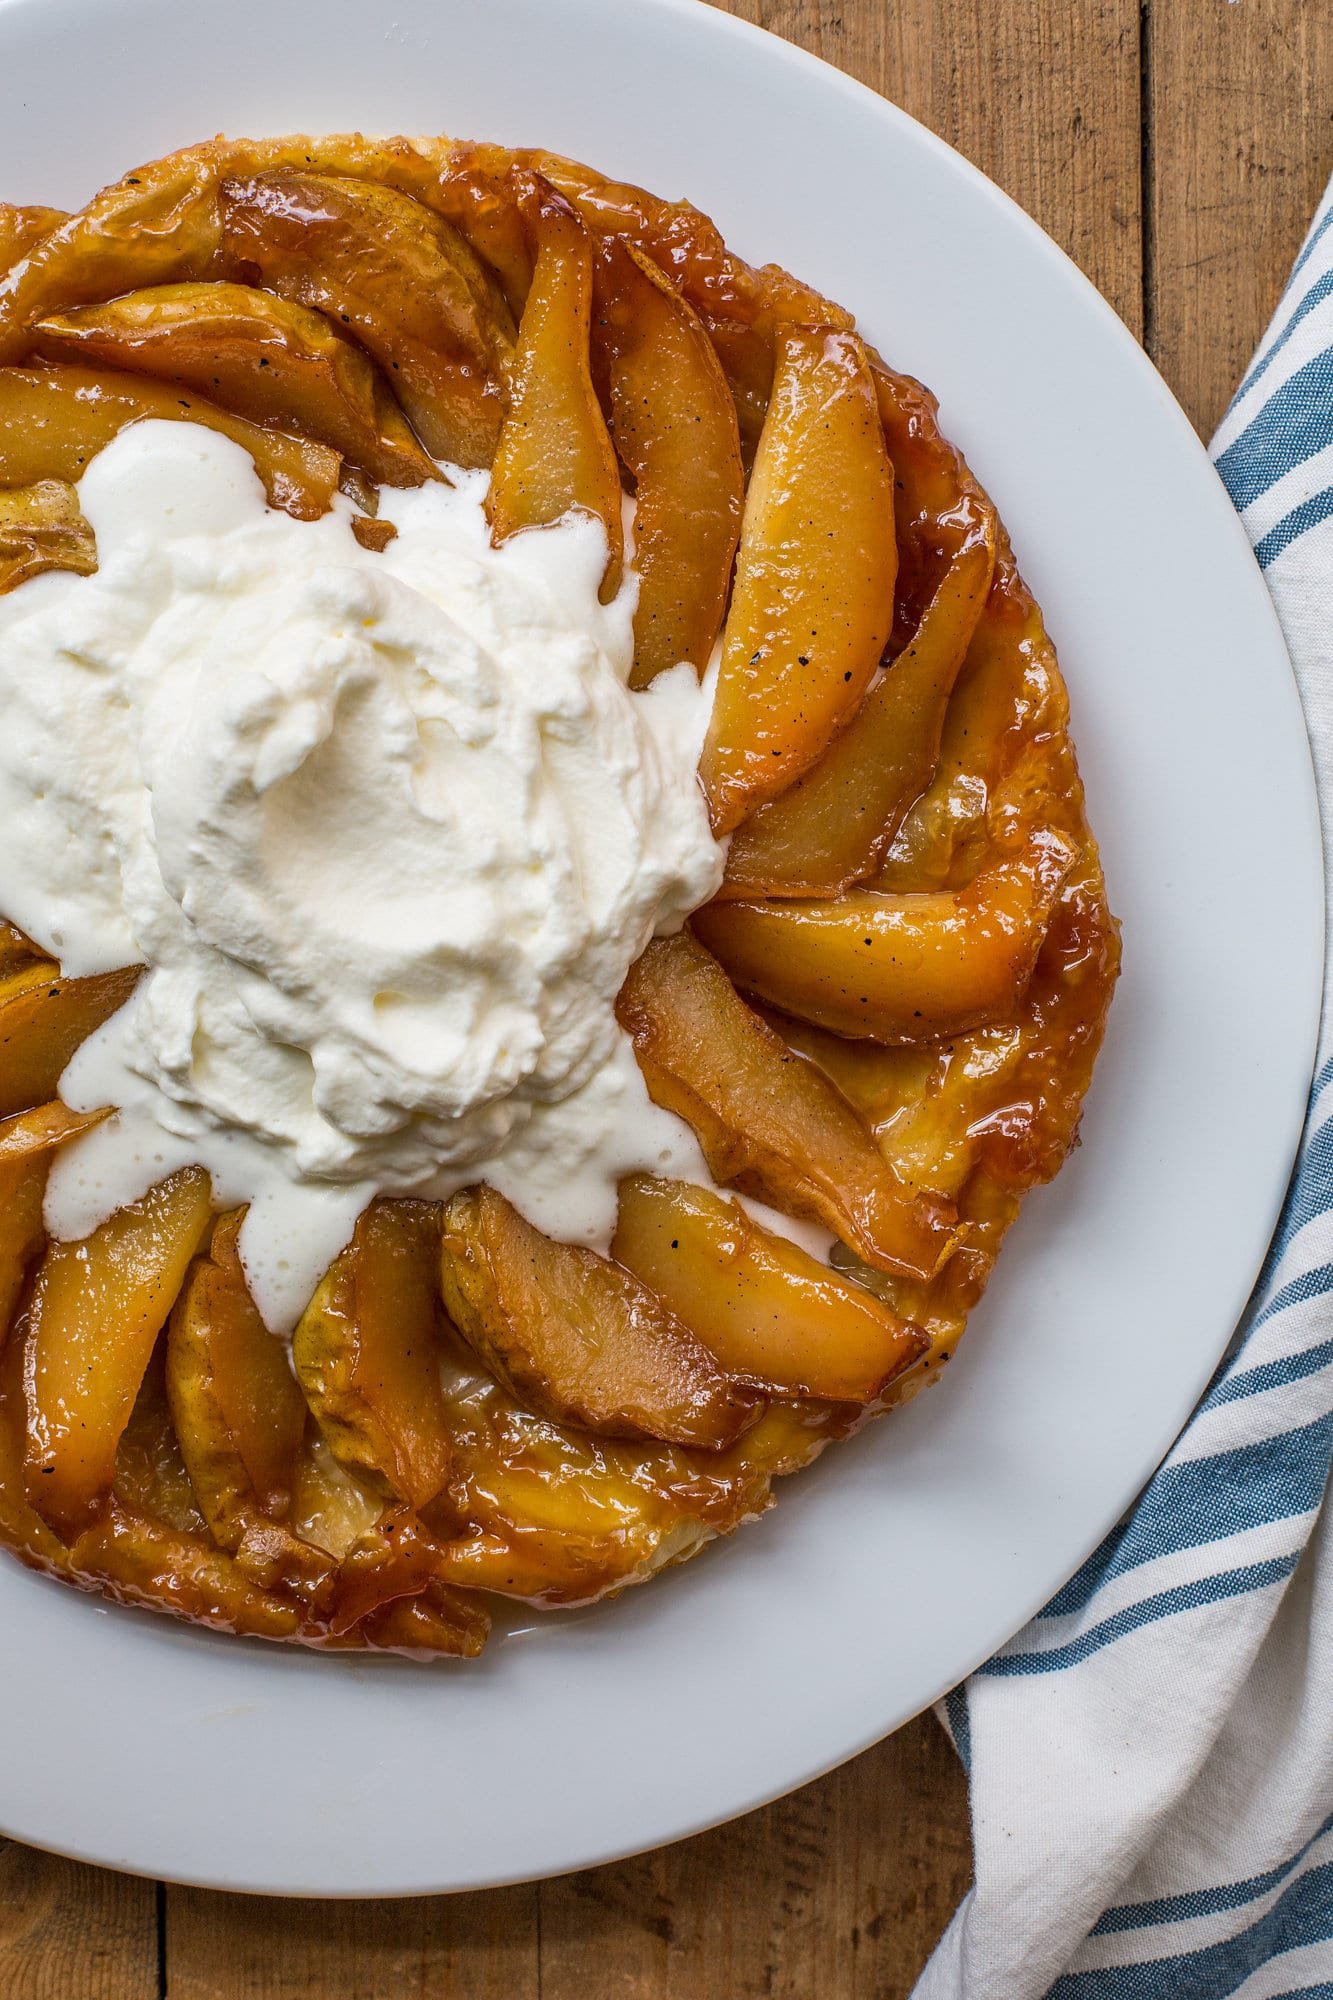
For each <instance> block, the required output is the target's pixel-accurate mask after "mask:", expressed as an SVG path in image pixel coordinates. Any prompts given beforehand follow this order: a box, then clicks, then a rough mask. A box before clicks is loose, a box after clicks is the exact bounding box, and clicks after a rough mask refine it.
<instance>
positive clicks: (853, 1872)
mask: <svg viewBox="0 0 1333 2000" xmlns="http://www.w3.org/2000/svg"><path fill="white" fill-rule="evenodd" d="M970 1871H971V1855H970V1849H969V1845H968V1837H967V1794H966V1786H965V1784H964V1781H963V1775H962V1770H961V1767H960V1765H959V1763H958V1759H957V1758H956V1756H955V1755H954V1752H953V1749H952V1747H951V1745H950V1744H949V1742H948V1739H947V1738H946V1737H945V1735H944V1732H943V1731H942V1730H941V1729H940V1727H939V1725H938V1724H937V1723H936V1722H935V1721H934V1720H933V1718H931V1717H929V1716H927V1717H922V1718H920V1719H919V1720H918V1721H916V1722H914V1723H912V1724H910V1725H909V1726H908V1728H906V1729H903V1730H900V1731H899V1733H898V1734H897V1735H896V1736H895V1737H893V1738H891V1739H890V1740H889V1741H888V1742H886V1743H881V1744H880V1745H878V1747H877V1748H876V1749H874V1750H871V1751H868V1752H867V1753H866V1755H865V1756H864V1757H860V1758H858V1759H857V1760H856V1762H855V1763H852V1764H848V1765H845V1766H844V1767H843V1769H842V1770H840V1771H834V1772H832V1773H831V1774H830V1775H829V1776H828V1777H827V1778H823V1779H821V1780H819V1782H818V1783H816V1784H813V1785H808V1786H806V1788H805V1789H804V1791H800V1792H797V1793H795V1794H794V1795H793V1796H792V1797H791V1798H789V1799H783V1800H781V1801H779V1803H778V1804H777V1805H774V1806H770V1807H768V1808H767V1809H766V1810H765V1811H763V1812H758V1813H751V1814H749V1815H748V1816H747V1817H746V1818H745V1819H741V1820H737V1821H735V1822H734V1823H733V1824H732V1825H731V1826H725V1827H719V1828H718V1829H717V1830H716V1831H715V1832H713V1833H708V1834H702V1835H700V1837H699V1838H698V1839H696V1840H691V1841H683V1842H682V1843H680V1845H678V1846H676V1847H669V1848H666V1849H664V1850H663V1851H662V1852H660V1853H658V1854H649V1855H644V1856H643V1857H641V1858H640V1859H638V1860H634V1861H627V1862H622V1863H620V1864H619V1865H618V1866H616V1867H611V1868H597V1869H593V1870H591V1871H589V1872H588V1873H586V1874H583V1875H566V1876H563V1877H561V1878H560V1879H559V1880H558V1881H555V1882H548V1883H545V1884H543V1887H542V1892H541V1915H542V2000H905V1996H906V1995H907V1993H908V1992H909V1991H910V1990H911V1987H912V1984H913V1982H914V1981H915V1979H916V1976H917V1974H918V1972H919V1971H920V1969H921V1967H922V1965H923V1964H924V1963H925V1961H926V1958H927V1957H928V1956H929V1954H930V1951H931V1948H932V1947H933V1945H934V1943H935V1940H936V1939H937V1937H938V1936H939V1934H940V1932H941V1931H942V1930H943V1928H944V1926H945V1924H946V1923H947V1922H948V1920H949V1918H950V1916H951V1915H952V1913H953V1910H954V1907H955V1905H956V1904H957V1901H958V1899H959V1897H960V1896H961V1895H962V1893H963V1890H964V1889H965V1888H966V1886H967V1882H968V1877H969V1874H970Z"/></svg>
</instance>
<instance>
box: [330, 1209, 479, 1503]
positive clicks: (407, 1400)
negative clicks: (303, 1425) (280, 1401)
mask: <svg viewBox="0 0 1333 2000" xmlns="http://www.w3.org/2000/svg"><path fill="white" fill-rule="evenodd" d="M439 1258H440V1217H439V1210H438V1209H437V1208H436V1207H435V1206H434V1205H433V1204H431V1203H429V1202H419V1201H377V1202H372V1204H371V1205H370V1207H369V1208H367V1209H366V1210H365V1211H364V1213H363V1214H362V1216H361V1219H360V1221H359V1222H358V1223H357V1225H356V1232H355V1234H354V1235H353V1237H352V1240H351V1242H350V1243H349V1244H348V1246H347V1248H346V1249H345V1250H344V1251H343V1252H342V1253H341V1255H340V1256H338V1257H337V1258H335V1260H334V1262H333V1264H332V1265H331V1266H330V1268H329V1270H328V1272H327V1274H326V1276H325V1277H324V1279H323V1281H322V1282H321V1284H320V1285H319V1287H318V1289H317V1290H316V1292H315V1295H314V1297H313V1298H312V1299H311V1301H310V1304H309V1305H308V1306H307V1307H306V1310H305V1312H304V1313H303V1314H302V1316H301V1319H300V1322H299V1324H298V1325H297V1328H296V1333H295V1335H294V1337H293V1340H292V1359H293V1361H294V1362H295V1364H296V1373H297V1376H298V1377H299V1379H300V1383H301V1387H302V1389H303V1390H304V1392H305V1396H306V1400H307V1402H308V1403H309V1405H310V1408H311V1411H312V1413H313V1415H314V1417H315V1419H316V1421H317V1422H318V1424H319V1427H320V1429H321V1431H322V1432H323V1434H324V1437H325V1440H326V1442H327V1443H328V1445H329V1447H330V1449H331V1450H332V1451H333V1452H334V1453H335V1454H336V1456H337V1457H338V1458H340V1459H341V1460H342V1461H343V1463H344V1465H346V1466H347V1467H348V1468H349V1469H350V1470H351V1471H352V1472H354V1473H357V1474H359V1475H360V1476H361V1477H362V1478H363V1479H365V1480H366V1481H367V1482H368V1483H369V1484H370V1485H371V1486H373V1487H376V1488H378V1489H379V1490H380V1491H382V1492H383V1493H385V1494H386V1495H390V1496H393V1497H395V1498H398V1499H401V1500H406V1501H407V1502H408V1504H409V1505H410V1506H413V1507H424V1506H426V1505H427V1503H428V1502H429V1501H431V1500H433V1499H434V1498H435V1496H436V1494H437V1493H439V1492H440V1490H441V1488H442V1487H443V1486H444V1484H445V1482H446V1481H447V1479H448V1477H449V1420H448V1416H447V1413H446V1411H445V1407H444V1397H443V1394H442V1392H441V1389H440V1337H439V1325H438V1321H439V1316H440V1305H439Z"/></svg>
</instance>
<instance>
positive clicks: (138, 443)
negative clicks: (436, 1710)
mask: <svg viewBox="0 0 1333 2000" xmlns="http://www.w3.org/2000/svg"><path fill="white" fill-rule="evenodd" d="M0 688H2V691H3V693H2V698H3V705H4V711H5V714H6V720H7V728H6V731H5V741H4V743H3V744H0V824H3V828H4V842H3V850H2V851H0V908H2V909H3V911H4V913H5V917H6V918H7V919H8V921H7V923H6V925H5V927H4V928H3V930H2V931H0V1338H3V1350H2V1352H0V1540H3V1542H4V1543H5V1544H6V1545H7V1547H8V1548H9V1549H10V1550H11V1551H12V1552H13V1553H14V1554H15V1555H16V1556H18V1557H19V1558H20V1559H21V1560H23V1561H24V1562H25V1563H27V1564H29V1565H31V1566H33V1567H35V1568H37V1569H39V1570H42V1571H44V1572H46V1573H47V1574H48V1575H50V1576H51V1577H54V1578H59V1579H63V1580H64V1581H66V1582H69V1583H73V1584H76V1585H78V1586H79V1587H80V1588H82V1589H85V1590H90V1591H97V1592H101V1593H103V1594H105V1595H107V1596H109V1597H112V1598H115V1599H118V1600H120V1601H122V1602H124V1603H129V1604H135V1605H141V1606H147V1607H150V1608H152V1609H155V1610H158V1611H167V1612H171V1613H174V1614H176V1615H177V1616H179V1617H183V1618H186V1619H191V1620H195V1621H198V1622H200V1623H203V1624H206V1625H209V1626H213V1627H216V1628H219V1629H221V1630H223V1631H227V1632H232V1633H240V1634H247V1635H251V1636H255V1637H262V1638H269V1639H279V1640H287V1641H294V1642H298V1643H301V1644H304V1645H309V1646H317V1647H326V1648H335V1649H336V1648H379V1649H384V1650H390V1651H398V1652H404V1653H409V1654H414V1655H421V1656H452V1657H468V1656H472V1655H474V1654H476V1653H478V1652H479V1651H480V1650H481V1648H482V1647H483V1645H484V1644H485V1642H486V1638H487V1635H488V1632H489V1629H490V1624H491V1618H492V1616H493V1614H494V1613H495V1611H496V1608H497V1606H499V1605H502V1604H503V1601H504V1600H519V1601H520V1602H522V1603H524V1604H528V1605H537V1606H543V1607H557V1606H564V1605H576V1604H585V1603H588V1602H590V1601H592V1600H595V1599H597V1598H600V1597H603V1596H606V1595H613V1594H614V1593H616V1592H617V1591H619V1590H621V1589H623V1588H624V1587H625V1586H626V1585H628V1584H631V1583H638V1582H642V1581H644V1580H646V1579H648V1578H650V1577H652V1576H653V1575H654V1574H655V1573H656V1572H657V1571H658V1570H660V1569H662V1568H663V1567H665V1566H666V1565H669V1564H673V1563H677V1562H680V1561H682V1560H683V1559H685V1558H686V1557H688V1556H691V1555H693V1554H695V1553H696V1552H697V1551H698V1550H699V1549H700V1548H702V1547H703V1545H704V1544H705V1543H706V1542H708V1541H710V1540H711V1539H713V1538H714V1537H716V1536H718V1535H722V1534H726V1533H728V1532H729V1531H730V1530H731V1529H733V1528H735V1527H737V1526H739V1525H740V1524H741V1523H742V1522H744V1521H747V1520H749V1519H750V1518H751V1517H753V1516H756V1515H758V1514H760V1513H762V1512H763V1510H764V1509H765V1508H766V1507H768V1506H769V1504H770V1503H771V1501H772V1499H773V1493H774V1485H775V1482H776V1481H777V1479H778V1478H779V1476H780V1475H784V1474H787V1473H791V1472H794V1471H796V1470H798V1469H799V1468H801V1467H803V1466H805V1465H807V1464H808V1463H809V1462H810V1461H811V1460H812V1459H813V1458H814V1457H816V1456H817V1455H818V1454H819V1453H820V1452H821V1451H822V1450H823V1449H824V1448H825V1446H826V1445H828V1444H830V1443H833V1442H835V1441H837V1440H839V1439H841V1438H845V1437H846V1436H847V1435H848V1434H849V1433H851V1432H852V1431H854V1430H856V1429H857V1428H858V1427H859V1426H861V1425H862V1424H864V1423H866V1422H867V1421H868V1420H869V1419H870V1418H871V1417H874V1416H878V1415H880V1414H882V1413H884V1412H886V1411H888V1410H891V1409H892V1408H893V1407H894V1406H895V1405H896V1404H897V1403H899V1402H901V1401H903V1400H904V1399H906V1398H907V1397H909V1396H912V1395H914V1394H916V1392H917V1391H918V1390H920V1389H921V1388H922V1387H924V1386H925V1385H927V1384H928V1383H930V1382H932V1381H934V1380H935V1379H937V1378H938V1377H939V1375H940V1374H941V1372H942V1370H943V1369H944V1367H945V1364H946V1363H948V1362H950V1360H951V1359H952V1357H953V1355H954V1353H955V1350H956V1348H957V1344H958V1341H959V1338H960V1336H961V1334H962V1332H963V1328H964V1325H965V1323H966V1320H967V1316H968V1314H969V1313H970V1311H971V1310H972V1308H973V1307H974V1306H975V1305H976V1303H977V1301H978V1299H979V1298H980V1296H981V1294H982V1291H983V1290H984V1288H985V1285H986V1281H987V1279H988V1277H989V1274H990V1271H991V1268H992V1266H993V1264H994V1262H995V1258H996V1256H997V1254H998V1252H999V1249H1000V1245H1001V1242H1002V1240H1003V1238H1004V1236H1005V1233H1006V1231H1007V1230H1008V1228H1009V1226H1010V1224H1011V1223H1012V1222H1013V1220H1014V1218H1015V1216H1016V1215H1017V1213H1018V1210H1019V1207H1020V1205H1021V1203H1022V1201H1023V1198H1024V1196H1025V1195H1026V1194H1027V1192H1028V1191H1029V1189H1031V1188H1033V1187H1035V1186H1036V1185H1038V1184H1039V1183H1041V1182H1044V1181H1047V1180H1049V1179H1050V1178H1051V1176H1052V1175H1053V1174H1054V1173H1055V1172H1056V1171H1057V1169H1058V1168H1059V1166H1060V1164H1061V1162H1062V1161H1063V1160H1064V1158H1065V1156H1066V1154H1067V1153H1068V1152H1069V1150H1070V1148H1071V1146H1072V1145H1073V1144H1074V1141H1075V1138H1076V1135H1077V1130H1078V1124H1079V1115H1080V1109H1081V1106H1082V1103H1083V1099H1084V1095H1085V1092H1086V1090H1087V1087H1088V1083H1089V1080H1090V1077H1091V1072H1092V1067H1093V1063H1094V1060H1095V1057H1096V1054H1097V1050H1098V1045H1099V1043H1100V1041H1101V1037H1102V1032H1103V1027H1104V1024H1105V1020H1106V1014H1107V1008H1108V1005H1109V1002H1110V999H1111V994H1112V989H1113V986H1114V983H1115V978H1116V972H1117V966H1118V951H1119V946H1118V933H1117V927H1116V925H1115V922H1114V920H1113V919H1112V917H1111V915H1110V913H1109V910H1108V906H1107V901H1106V894H1105V889H1104V885H1103V879H1102V871H1101V867H1100V863H1099V860H1098V854H1097V847H1096V844H1095V842H1094V840H1093V837H1092V834H1091V832H1090V831H1089V827H1088V824H1087V820H1086V818H1085V814H1084V804H1083V793H1082V788H1081V785H1080V782H1079V776H1078V770H1077V766H1076V764H1075V760H1074V752H1073V749H1072V746H1071V743H1070V739H1069V734H1068V726H1067V721H1068V718H1067V703H1066V695H1065V688H1064V683H1063V681H1062V680H1061V677H1060V672H1059V669H1058V667H1057V664H1056V660H1055V655H1054V652H1053V650H1052V647H1051V644H1050V641H1049V639H1048V638H1047V635H1046V631H1045V628H1044V626H1043V623H1042V618H1041V613H1040V611H1039V609H1038V607H1037V605H1036V604H1035V603H1034V601H1033V599H1032V597H1031V595H1030V593H1029V592H1028V590H1027V589H1026V587H1025V585H1024V583H1023V581H1022V578H1021V576H1020V574H1019V572H1018V569H1017V566H1016V563H1015V559H1014V555H1013V551H1012V549H1011V547H1010V544H1009V541H1008V538H1007V536H1006V534H1005V531H1004V529H1003V527H1002V525H1001V523H1000V521H999V519H998V517H997V514H996V511H995V508H994V506H993V505H992V503H991V501H990V499H989V498H988V496H987V495H986V493H985V492H983V490H982V489H981V487H980V486H979V485H978V484H977V482H976V480H975V479H974V478H973V477H972V475H971V473H970V472H969V471H968V468H967V466H966V464H965V463H964V461H963V459H962V458H961V457H960V455H959V453H958V452H957V450H956V449H955V448H954V447H953V446H952V445H951V444H950V443H949V442H948V441H947V440H946V439H945V437H944V435H943V434H942V432H941V430H940V427H939V423H938V420H937V411H936V404H935V401H934V399H933V398H932V396H931V395H930V394H929V392H928V391H927V390H926V389H924V388H922V387H921V386H920V384H919V383H917V382H915V381H913V380H912V379H911V378H909V377H907V376H905V375H902V374H899V373H898V372H896V371H895V369H894V368H892V367H891V366H890V365H889V364H888V363H887V362H886V361H884V360H883V359H882V358H881V357H880V355H879V354H878V353H877V352H876V350H875V349H874V348H873V347H871V346H870V345H869V344H868V343H867V340H866V338H865V337H864V335H863V334H862V333H861V332H859V331H858V330H857V326H856V323H855V320H854V318H853V316H852V314H851V312H850V311H848V310H847V309H845V308H844V307H843V306H841V305H835V304H834V303H833V302H832V301H830V300H828V299H826V298H823V297H821V296H820V295H819V294H818V293H816V292H814V291H812V290H811V289H810V288H809V287H807V286H806V285H804V284H802V283H801V282H800V281H799V280H798V279H796V278H793V277H791V276H789V275H788V274H787V273H786V272H784V271H782V270H779V269H778V268H776V267H775V266H772V265H766V266H764V267H762V268H759V269H756V268H753V267H751V266H750V265H747V264H745V263H743V262H742V261H741V260H740V259H739V258H737V257H735V256H733V255H732V254H731V252H730V251H729V250H728V249H727V247H726V245H725V243H724V242H723V240H722V238H721V236H720V235H719V233H718V231H717V229H716V228H715V227H714V225H713V224H712V223H711V222H710V221H709V220H708V218H707V217H706V216H704V215H702V214H701V213H699V212H698V210H696V209H694V208H692V207H691V206H689V205H688V204H687V203H683V202H675V201H666V200H661V199H658V198H657V197H656V196H654V195H651V194H648V193H645V192H644V191H643V190H642V189H639V188H635V187H629V186H624V185H620V184H618V183H616V182H613V181H609V180H606V179H604V178H603V177H602V176H601V175H599V174H597V173H595V172H594V171H592V170H590V169H588V168H586V167H582V166H579V165H577V164H575V163H574V162H571V161H569V160H565V159H562V158H558V157H556V156H554V155H551V154H548V153H544V152H540V151H510V150H505V149H502V148H500V147H497V146H493V145H480V144H465V143H460V142H456V141H452V140H446V139H439V140H406V139H389V140H378V139H369V138H365V137H361V136H343V137H333V138H327V139H311V138H287V139H278V140H263V141H232V140H227V139H217V140H213V141H210V142H208V143H206V144H203V145H200V146H197V147H193V148H190V149H188V150H186V151H183V152H179V153H176V154H173V155H171V156H170V157H168V158H166V159H163V160H159V161H156V162H155V163H153V164H151V165H149V166H147V167H144V168H141V169H139V170H137V171H136V172H133V173H130V174H128V175H126V177H125V178H124V179H123V180H121V181H119V182H117V183H116V184H115V185H114V186H112V187H109V188H107V189H105V190H104V191H103V192H102V193H101V194H99V195H97V196H96V197H95V198H94V199H93V200H92V201H91V202H90V203H89V205H88V206H87V207H86V208H84V209H82V210H81V211H79V212H78V213H77V214H71V215H66V214H62V213H60V212H58V211H55V210H51V209H46V208H18V207H3V206H0ZM892 1448H893V1447H892V1432H891V1430H888V1431H886V1432H885V1435H884V1449H885V1450H892Z"/></svg>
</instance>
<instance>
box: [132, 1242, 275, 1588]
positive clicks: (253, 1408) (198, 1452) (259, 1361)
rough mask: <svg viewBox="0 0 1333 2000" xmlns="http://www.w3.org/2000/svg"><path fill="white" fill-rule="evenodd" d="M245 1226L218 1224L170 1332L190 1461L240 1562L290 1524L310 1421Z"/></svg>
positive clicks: (221, 1535)
mask: <svg viewBox="0 0 1333 2000" xmlns="http://www.w3.org/2000/svg"><path fill="white" fill-rule="evenodd" d="M243 1219H244V1211H242V1210H239V1209H238V1210H233V1211H232V1212H231V1213H230V1214H228V1215H224V1216H222V1217H220V1218H219V1220H218V1221H217V1222H215V1223H214V1225H213V1235H212V1241H211V1243H210V1244H209V1247H208V1249H207V1251H206V1252H205V1253H204V1254H203V1255H201V1256H199V1257H196V1258H195V1260H194V1263H193V1264H192V1265H191V1266H190V1271H189V1275H188V1276H187V1278H186V1280H185V1284H184V1288H183V1289H182V1291H181V1294H180V1297H179V1298H178V1299H177V1301H176V1304H175V1306H174V1308H173V1310H172V1314H171V1318H170V1321H169V1323H168V1328H167V1364H166V1368H167V1374H166V1380H167V1396H168V1400H169V1402H170V1405H171V1414H172V1418H173V1421H174V1422H175V1426H176V1435H177V1437H178V1438H179V1440H180V1448H181V1455H182V1456H183V1458H184V1460H185V1464H186V1468H187V1470H188V1471H189V1474H190V1479H191V1482H192V1484H193V1486H194V1490H195V1494H196V1495H197V1497H198V1501H199V1505H200V1508H201V1509H202V1511H203V1515H204V1518H205V1520H206V1521H207V1522H208V1525H209V1527H210V1528H211V1530H212V1532H213V1538H214V1540H215V1541H216V1542H217V1543H218V1544H219V1546H220V1547H222V1548H224V1549H230V1550H232V1551H233V1552H234V1551H235V1550H237V1549H239V1548H240V1546H241V1543H242V1541H243V1540H244V1538H245V1535H246V1531H247V1530H248V1529H250V1528H252V1527H253V1526H255V1525H256V1522H257V1519H258V1517H260V1516H266V1517H268V1518H269V1519H270V1520H281V1519H282V1518H283V1517H284V1516H285V1515H286V1513H287V1509H288V1506H289V1504H290V1501H291V1487H292V1478H293V1474H294V1470H295V1462H296V1454H297V1452H298V1451H299V1450H300V1447H301V1439H302V1436H303V1435H304V1432H305V1416H306V1412H305V1404H304V1402H303V1401H302V1398H301V1392H300V1390H299V1388H298V1387H297V1385H296V1378H295V1376H294V1375H293V1373H292V1369H291V1362H290V1360H289V1358H288V1354H287V1349H286V1346H285V1344H284V1343H283V1342H282V1341H281V1340H279V1339H278V1338H277V1336H276V1335H275V1334H272V1333H270V1332H269V1330H268V1328H267V1327H266V1326H265V1324H264V1322H263V1320H262V1319H261V1318H260V1316H259V1310H258V1308H257V1307H256V1305H255V1302H254V1300H253V1299H252V1298H251V1296H250V1289H249V1286H248V1285H247V1284H246V1281H245V1271H244V1269H243V1268H242V1265H241V1259H240V1253H239V1249H238V1239H239V1237H240V1230H241V1223H242V1221H243Z"/></svg>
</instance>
